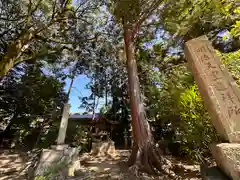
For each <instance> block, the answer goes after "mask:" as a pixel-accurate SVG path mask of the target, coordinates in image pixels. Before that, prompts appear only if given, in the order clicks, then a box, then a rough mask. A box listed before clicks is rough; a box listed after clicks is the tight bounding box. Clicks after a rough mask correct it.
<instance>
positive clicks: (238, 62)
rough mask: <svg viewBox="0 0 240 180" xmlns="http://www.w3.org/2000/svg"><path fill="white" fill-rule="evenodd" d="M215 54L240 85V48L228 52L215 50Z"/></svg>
mask: <svg viewBox="0 0 240 180" xmlns="http://www.w3.org/2000/svg"><path fill="white" fill-rule="evenodd" d="M217 55H218V56H219V57H220V59H221V62H222V63H223V64H225V66H226V68H227V69H228V70H229V72H230V73H231V75H232V77H233V79H234V80H235V81H236V83H237V84H238V86H239V87H240V74H239V71H240V50H238V51H235V52H230V53H221V52H219V51H217Z"/></svg>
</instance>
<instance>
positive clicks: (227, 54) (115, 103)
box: [0, 0, 240, 169]
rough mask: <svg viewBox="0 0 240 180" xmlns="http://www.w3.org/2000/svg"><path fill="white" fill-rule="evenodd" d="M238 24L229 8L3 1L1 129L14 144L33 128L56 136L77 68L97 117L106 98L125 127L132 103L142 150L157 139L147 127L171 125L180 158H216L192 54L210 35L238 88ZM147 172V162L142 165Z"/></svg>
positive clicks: (202, 2)
mask: <svg viewBox="0 0 240 180" xmlns="http://www.w3.org/2000/svg"><path fill="white" fill-rule="evenodd" d="M239 18H240V9H239V4H238V2H237V1H227V0H221V1H219V0H213V1H208V0H197V1H189V0H181V1H170V0H169V1H157V0H156V1H155V0H154V1H147V2H146V1H144V2H143V1H139V0H136V1H131V2H130V1H121V0H120V1H89V0H88V1H85V0H81V1H77V2H74V3H73V2H71V1H62V3H60V2H59V1H53V0H39V1H31V0H29V1H26V0H14V1H13V0H12V1H4V0H1V1H0V75H1V76H2V78H1V87H0V89H1V92H0V93H1V96H0V116H1V122H2V123H3V122H11V123H10V125H9V126H7V127H8V129H7V131H5V135H7V134H10V135H11V134H12V132H10V129H14V128H13V127H15V126H16V127H17V128H18V129H19V131H17V132H20V130H23V131H21V132H22V133H23V132H25V133H26V132H28V134H29V133H30V132H31V131H34V128H32V124H34V123H35V125H34V126H35V127H36V128H38V130H37V132H38V133H39V128H40V129H41V128H42V127H46V126H48V127H49V129H50V130H53V129H54V127H55V126H56V127H57V123H58V120H59V118H57V117H58V116H59V115H60V111H61V108H62V104H63V102H64V100H65V96H66V95H65V93H64V91H63V87H64V81H65V80H66V78H69V76H68V75H66V74H69V73H68V72H67V71H68V69H72V68H73V67H74V68H76V76H77V75H79V74H85V75H87V76H88V78H90V80H91V81H90V83H89V84H88V88H89V89H91V92H92V93H91V94H90V95H89V97H85V98H83V106H84V107H86V109H87V107H88V109H87V111H89V112H93V111H94V112H95V111H96V108H95V107H96V104H97V101H98V99H99V98H101V99H104V101H105V107H104V108H105V109H102V112H103V113H104V114H105V116H107V117H108V118H109V119H111V120H113V121H119V122H126V121H123V119H124V120H126V119H128V118H129V119H130V117H129V115H130V111H129V110H130V109H129V107H130V103H129V100H130V99H131V97H132V100H131V102H132V105H131V112H132V113H133V114H132V115H133V116H132V122H136V123H135V124H134V126H135V128H133V129H134V133H135V142H137V143H138V147H139V148H140V149H141V148H142V149H144V147H146V144H145V142H146V139H148V137H149V142H150V141H151V142H153V139H152V135H151V132H150V131H149V129H148V125H147V121H145V120H151V121H155V122H157V123H159V124H161V125H162V129H164V128H165V127H166V126H165V124H168V125H169V126H170V127H171V129H173V131H174V133H173V136H171V137H165V136H164V138H165V139H167V140H168V141H175V140H176V138H175V137H174V136H176V135H177V136H178V138H179V140H180V143H181V152H182V153H183V154H185V155H189V157H191V158H193V159H195V160H200V161H201V160H202V159H203V158H204V156H206V154H208V152H209V150H208V146H207V144H209V143H210V142H211V141H216V140H217V136H216V133H215V131H214V128H213V127H212V125H211V122H210V120H209V117H208V114H207V112H206V110H205V108H204V105H203V102H202V99H201V97H200V96H199V94H198V92H197V87H196V85H195V83H194V78H193V76H192V74H191V72H190V70H189V69H188V67H187V62H186V60H185V58H184V54H183V45H184V43H185V42H186V41H187V40H189V39H191V38H195V37H198V36H200V35H203V34H207V36H208V37H209V39H210V40H211V41H212V44H213V46H214V47H215V49H216V53H217V54H218V55H219V56H220V57H221V60H222V62H223V64H224V65H225V66H226V67H227V68H228V69H229V70H230V72H231V73H232V75H233V77H234V79H235V80H236V82H237V83H238V84H239V83H240V81H239V73H238V72H239V60H240V52H239V48H240V44H239V43H240V41H239V29H240V26H239V25H240V24H239ZM140 25H141V26H140ZM140 27H141V28H140ZM124 40H125V42H124ZM124 43H125V45H126V47H125V49H124ZM125 53H128V56H127V58H126V56H125ZM126 64H127V67H128V72H127V69H126V68H125V67H126ZM9 69H11V70H10V71H9ZM127 73H128V74H127ZM128 78H129V81H127V80H128ZM138 81H139V83H138ZM129 87H130V91H129V94H128V89H129ZM133 90H136V91H133ZM141 93H142V94H141ZM133 97H135V98H133ZM133 102H134V103H133ZM139 104H140V105H141V107H140V106H139ZM143 105H144V106H145V110H146V116H145V115H143V114H144V111H143V108H142V107H143ZM141 113H142V114H141ZM37 117H40V118H41V119H44V121H42V120H41V121H40V120H36V119H37ZM173 117H179V119H180V120H178V121H177V120H176V119H175V118H173ZM55 119H58V120H55ZM142 122H144V123H143V124H144V125H143V124H142ZM139 127H141V128H142V130H141V132H140V130H139V129H141V128H139ZM206 127H208V128H206ZM44 129H47V128H44ZM137 131H138V132H137ZM198 132H204V134H205V135H204V136H203V134H201V133H198ZM23 134H24V133H23ZM42 134H44V133H42ZM41 136H45V135H41ZM153 136H154V134H153ZM22 137H25V135H24V136H22ZM143 141H145V142H143ZM152 145H153V143H152V144H151V146H152ZM149 149H150V148H149ZM196 149H198V150H199V151H196ZM145 150H146V149H145ZM133 154H134V153H133ZM151 158H152V157H151ZM151 158H150V159H151ZM144 161H145V162H144ZM146 162H147V160H146V159H144V158H143V159H142V164H147V163H146ZM156 164H157V163H156V162H155V165H156ZM147 169H150V168H147Z"/></svg>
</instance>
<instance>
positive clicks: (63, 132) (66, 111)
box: [57, 103, 70, 145]
mask: <svg viewBox="0 0 240 180" xmlns="http://www.w3.org/2000/svg"><path fill="white" fill-rule="evenodd" d="M69 112H70V104H67V103H66V104H65V105H64V109H63V114H62V119H61V124H60V128H59V132H58V138H57V144H58V145H62V144H64V143H65V137H66V132H67V126H68V117H69Z"/></svg>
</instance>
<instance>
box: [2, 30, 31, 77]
mask: <svg viewBox="0 0 240 180" xmlns="http://www.w3.org/2000/svg"><path fill="white" fill-rule="evenodd" d="M33 36H34V34H33V33H31V32H27V33H25V34H24V35H23V36H21V37H20V38H19V39H18V40H16V41H14V42H13V43H12V45H10V46H9V47H8V51H7V53H6V54H5V55H4V56H3V57H2V59H1V61H0V76H5V75H6V74H7V73H8V71H9V70H10V69H11V68H13V66H14V65H15V64H16V63H19V62H20V61H21V59H20V56H21V53H22V52H23V51H24V47H25V45H27V44H28V42H29V41H30V40H31V39H32V38H33Z"/></svg>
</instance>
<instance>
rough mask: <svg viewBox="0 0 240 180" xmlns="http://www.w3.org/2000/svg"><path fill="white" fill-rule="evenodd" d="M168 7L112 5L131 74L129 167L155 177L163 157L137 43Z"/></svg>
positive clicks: (152, 0) (155, 2) (158, 0)
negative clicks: (159, 12)
mask: <svg viewBox="0 0 240 180" xmlns="http://www.w3.org/2000/svg"><path fill="white" fill-rule="evenodd" d="M160 5H165V3H164V1H162V0H149V1H141V0H134V1H124V0H118V1H111V4H110V7H111V11H112V12H113V15H114V17H115V19H116V20H117V21H118V22H120V23H121V24H122V26H123V31H124V32H123V36H124V43H125V53H126V68H127V72H128V85H129V96H130V106H131V116H132V129H133V138H134V147H133V150H132V154H131V156H130V158H129V165H133V164H136V165H137V166H138V167H139V168H140V169H141V170H144V171H146V172H148V173H154V172H156V169H157V170H161V165H162V163H161V161H162V157H161V155H160V152H159V151H158V150H157V149H156V148H155V144H154V140H153V136H152V132H151V130H150V126H149V123H148V121H147V119H146V113H145V110H144V104H143V99H142V95H141V92H140V84H139V79H138V73H137V63H136V58H135V45H136V44H135V43H136V38H137V37H138V33H139V32H140V28H141V25H142V24H143V22H144V21H146V20H147V18H149V17H150V15H152V14H153V12H154V11H155V10H156V9H158V8H159V7H160Z"/></svg>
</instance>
